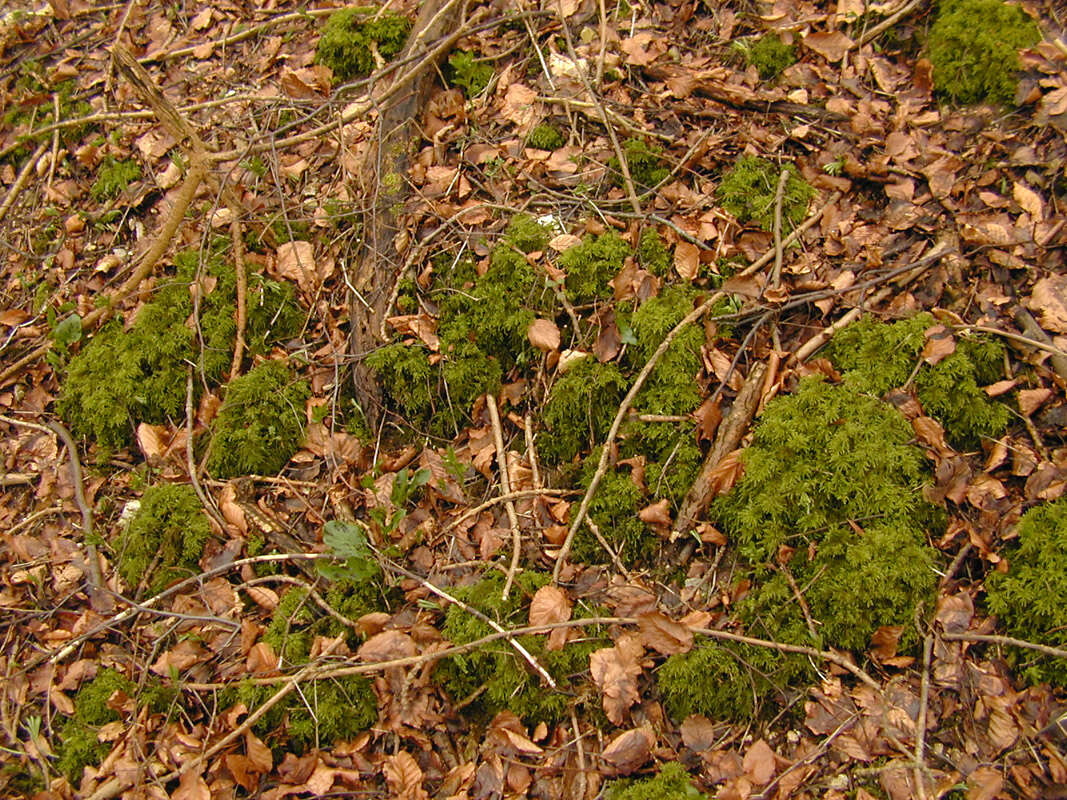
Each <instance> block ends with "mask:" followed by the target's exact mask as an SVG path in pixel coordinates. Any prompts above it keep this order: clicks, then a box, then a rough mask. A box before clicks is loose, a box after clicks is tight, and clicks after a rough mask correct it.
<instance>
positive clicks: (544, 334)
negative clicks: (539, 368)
mask: <svg viewBox="0 0 1067 800" xmlns="http://www.w3.org/2000/svg"><path fill="white" fill-rule="evenodd" d="M526 337H527V338H528V339H529V340H530V344H532V345H533V346H534V347H536V348H537V349H538V350H540V351H542V352H544V353H550V352H552V351H553V350H557V349H559V338H560V337H559V328H557V327H556V323H554V322H552V321H551V320H547V319H535V320H534V321H533V322H531V323H530V327H529V328H527V329H526Z"/></svg>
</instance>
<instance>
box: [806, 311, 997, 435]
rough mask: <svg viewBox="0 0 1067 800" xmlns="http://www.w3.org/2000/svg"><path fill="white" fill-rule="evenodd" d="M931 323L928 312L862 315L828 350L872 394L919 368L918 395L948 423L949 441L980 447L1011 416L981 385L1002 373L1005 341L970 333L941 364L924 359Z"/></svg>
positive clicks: (901, 382)
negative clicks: (888, 319) (895, 318)
mask: <svg viewBox="0 0 1067 800" xmlns="http://www.w3.org/2000/svg"><path fill="white" fill-rule="evenodd" d="M933 324H934V319H933V317H932V316H931V315H930V314H925V313H924V314H916V315H915V316H914V317H911V318H910V319H906V320H901V321H899V322H894V323H891V324H889V323H884V322H880V321H878V320H877V319H875V318H873V317H864V318H863V319H861V320H859V321H858V322H855V323H853V324H852V325H849V326H848V327H847V328H845V329H844V330H841V331H839V332H838V333H837V335H836V336H834V339H833V341H832V342H831V343H830V345H829V346H828V347H827V349H826V351H825V352H826V354H827V355H828V356H829V358H830V359H831V361H833V363H834V365H835V366H836V367H837V368H838V369H840V370H842V371H843V372H844V377H845V382H846V383H848V384H849V385H851V386H853V387H855V388H856V389H857V390H859V391H863V392H868V393H870V394H875V395H883V394H885V393H886V392H887V391H889V390H890V389H892V388H896V387H899V386H903V385H904V384H905V383H906V382H907V381H908V379H909V378H910V377H911V376H912V374H913V373H915V389H916V392H917V394H918V396H919V401H920V402H921V403H922V405H923V409H924V410H925V411H926V413H927V414H929V415H930V416H932V417H934V418H935V419H936V420H937V421H938V422H940V423H941V425H942V426H943V427H944V429H945V434H946V435H947V437H948V440H949V442H950V443H951V444H953V445H954V446H956V447H959V448H971V447H976V446H978V444H979V443H980V442H981V440H982V439H984V438H994V437H997V436H999V435H1000V434H1002V433H1003V432H1004V429H1005V428H1006V427H1007V425H1008V422H1009V420H1010V419H1011V412H1010V411H1009V410H1008V408H1007V407H1006V406H1005V405H1004V404H1003V403H1000V402H997V401H996V400H992V399H990V398H989V396H988V395H987V394H986V393H985V392H984V391H983V390H982V387H983V386H986V385H988V384H991V383H994V382H995V381H997V380H998V379H999V377H1000V373H1001V369H1002V364H1003V362H1004V347H1003V345H1002V344H1000V342H999V341H997V340H996V339H991V338H989V337H987V336H968V337H965V338H959V339H958V340H957V342H956V350H955V352H954V353H952V354H951V355H949V356H947V357H946V358H944V359H942V360H941V361H939V362H938V363H937V364H934V365H932V366H931V365H930V364H926V363H922V364H921V365H920V358H921V352H922V349H923V346H924V344H925V343H926V338H925V335H924V332H925V331H926V330H927V329H928V328H930V327H931V326H932V325H933ZM916 367H918V368H919V369H918V372H915V370H916Z"/></svg>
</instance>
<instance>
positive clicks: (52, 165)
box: [45, 92, 59, 189]
mask: <svg viewBox="0 0 1067 800" xmlns="http://www.w3.org/2000/svg"><path fill="white" fill-rule="evenodd" d="M52 117H53V118H54V119H59V92H52ZM57 161H59V131H58V130H56V131H54V132H53V133H52V157H51V158H50V159H49V160H48V180H47V181H46V182H45V186H47V187H48V188H49V189H51V188H52V179H53V178H54V177H55V175H56V162H57Z"/></svg>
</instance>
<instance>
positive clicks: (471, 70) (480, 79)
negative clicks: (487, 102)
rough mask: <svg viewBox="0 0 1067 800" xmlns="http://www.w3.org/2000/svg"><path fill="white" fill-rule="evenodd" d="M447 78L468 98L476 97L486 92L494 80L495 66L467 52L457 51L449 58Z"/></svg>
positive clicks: (446, 70) (446, 71)
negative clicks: (490, 82) (486, 88)
mask: <svg viewBox="0 0 1067 800" xmlns="http://www.w3.org/2000/svg"><path fill="white" fill-rule="evenodd" d="M445 78H446V79H447V80H448V82H449V83H450V84H452V85H453V86H459V87H460V88H461V89H463V93H464V94H465V95H467V97H475V96H477V95H479V94H481V93H482V92H483V91H485V87H486V86H488V85H489V81H491V80H492V79H493V65H492V64H488V63H485V62H484V61H479V59H478V57H477V55H475V54H474V53H471V52H469V51H467V50H456V51H455V52H454V53H452V55H450V56H449V57H448V67H447V68H446V69H445Z"/></svg>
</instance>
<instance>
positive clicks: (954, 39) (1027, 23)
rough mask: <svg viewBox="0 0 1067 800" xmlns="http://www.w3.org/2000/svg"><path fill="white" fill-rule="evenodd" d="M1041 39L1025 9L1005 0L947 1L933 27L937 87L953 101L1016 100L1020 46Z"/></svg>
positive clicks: (1007, 101)
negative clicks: (1004, 0)
mask: <svg viewBox="0 0 1067 800" xmlns="http://www.w3.org/2000/svg"><path fill="white" fill-rule="evenodd" d="M1039 41H1041V31H1040V30H1039V29H1038V26H1037V23H1036V22H1034V20H1033V18H1031V17H1030V16H1029V15H1028V14H1027V13H1026V12H1025V11H1024V10H1023V9H1022V8H1020V7H1019V6H1017V5H1008V4H1007V3H1004V2H1002V0H942V1H941V2H940V3H939V4H938V15H937V20H936V21H935V22H934V24H933V26H932V27H931V28H930V38H929V48H930V61H931V62H932V63H933V65H934V87H935V89H936V90H937V92H938V94H940V95H941V96H942V97H944V98H946V99H948V100H950V101H952V102H954V103H980V102H983V101H989V102H993V103H1011V102H1012V101H1013V99H1014V97H1015V87H1016V85H1017V83H1018V80H1017V73H1018V71H1019V50H1021V49H1024V48H1027V47H1032V46H1033V45H1035V44H1037V43H1038V42H1039Z"/></svg>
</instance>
